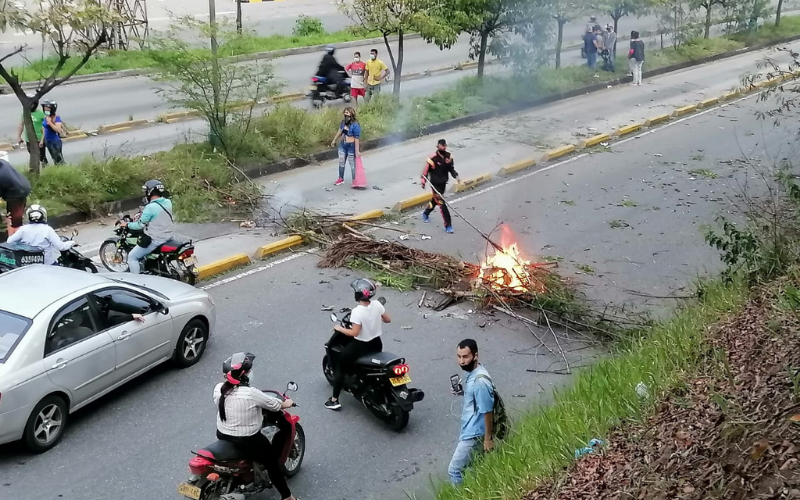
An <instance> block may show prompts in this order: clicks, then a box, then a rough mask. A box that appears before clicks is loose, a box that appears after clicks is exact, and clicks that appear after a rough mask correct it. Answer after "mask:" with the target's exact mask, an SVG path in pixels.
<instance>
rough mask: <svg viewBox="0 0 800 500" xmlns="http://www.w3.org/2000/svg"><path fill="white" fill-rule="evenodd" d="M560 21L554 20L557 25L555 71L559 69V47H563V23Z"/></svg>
mask: <svg viewBox="0 0 800 500" xmlns="http://www.w3.org/2000/svg"><path fill="white" fill-rule="evenodd" d="M565 22H566V21H562V20H561V19H556V23H558V37H557V38H556V69H558V68H560V67H561V47H562V46H563V45H564V23H565Z"/></svg>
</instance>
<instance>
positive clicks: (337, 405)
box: [325, 398, 342, 410]
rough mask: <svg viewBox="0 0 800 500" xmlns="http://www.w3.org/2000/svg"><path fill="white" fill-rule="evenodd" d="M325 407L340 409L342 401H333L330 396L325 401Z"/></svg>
mask: <svg viewBox="0 0 800 500" xmlns="http://www.w3.org/2000/svg"><path fill="white" fill-rule="evenodd" d="M325 408H327V409H329V410H341V409H342V403H340V402H339V400H336V401H334V400H333V398H330V399H328V400H327V401H325Z"/></svg>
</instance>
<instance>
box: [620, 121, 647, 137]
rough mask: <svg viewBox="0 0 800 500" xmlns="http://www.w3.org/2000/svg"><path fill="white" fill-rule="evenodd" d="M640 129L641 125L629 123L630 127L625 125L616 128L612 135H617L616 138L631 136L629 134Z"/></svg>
mask: <svg viewBox="0 0 800 500" xmlns="http://www.w3.org/2000/svg"><path fill="white" fill-rule="evenodd" d="M641 129H642V124H641V123H631V124H630V125H625V126H624V127H620V128H618V129H617V130H616V131H615V132H614V135H617V136H623V135H628V134H631V133H633V132H636V131H637V130H641Z"/></svg>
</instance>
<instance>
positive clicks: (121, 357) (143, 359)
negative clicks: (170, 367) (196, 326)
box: [90, 287, 174, 382]
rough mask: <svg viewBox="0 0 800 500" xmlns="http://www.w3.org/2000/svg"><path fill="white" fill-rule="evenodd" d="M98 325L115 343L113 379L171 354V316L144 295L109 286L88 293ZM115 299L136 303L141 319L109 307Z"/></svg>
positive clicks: (135, 372) (121, 378)
mask: <svg viewBox="0 0 800 500" xmlns="http://www.w3.org/2000/svg"><path fill="white" fill-rule="evenodd" d="M90 297H91V298H92V300H93V302H94V304H95V307H96V308H97V312H98V317H99V318H100V324H101V328H102V330H103V331H104V332H106V333H108V334H109V335H110V336H111V338H112V339H113V340H114V344H115V345H116V356H117V360H116V379H117V381H118V382H119V381H124V380H128V379H130V378H132V377H134V376H136V375H138V374H140V373H142V372H143V371H145V370H147V369H148V368H150V367H152V366H154V365H156V364H158V363H160V362H162V361H164V360H165V359H167V358H169V357H170V356H171V355H172V350H173V348H174V345H173V344H174V342H173V338H172V337H173V332H172V318H171V316H170V315H168V314H162V313H161V312H159V311H157V310H156V308H155V307H154V306H155V304H154V301H153V300H152V299H150V298H149V297H147V296H146V295H143V294H140V293H136V292H133V291H131V290H128V289H125V288H116V287H109V288H103V289H101V290H97V291H95V292H93V293H92V294H90ZM112 299H113V301H114V302H115V303H125V304H126V305H134V304H137V303H138V304H140V305H141V307H142V310H141V314H142V316H143V317H142V321H136V320H134V319H133V317H132V315H131V314H130V313H128V312H119V311H116V310H114V309H113V308H111V307H110V304H111V303H112Z"/></svg>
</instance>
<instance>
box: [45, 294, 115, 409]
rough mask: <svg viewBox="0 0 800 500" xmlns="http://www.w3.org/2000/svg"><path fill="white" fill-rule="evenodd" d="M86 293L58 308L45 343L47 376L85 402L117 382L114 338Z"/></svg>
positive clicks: (75, 403)
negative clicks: (100, 323)
mask: <svg viewBox="0 0 800 500" xmlns="http://www.w3.org/2000/svg"><path fill="white" fill-rule="evenodd" d="M97 319H98V318H97V317H96V316H95V312H94V309H93V308H92V307H91V306H90V304H89V301H88V299H87V297H86V296H82V297H80V298H79V299H76V300H73V301H72V302H70V303H69V304H67V305H66V306H64V307H62V308H61V309H59V310H58V312H57V313H56V314H55V315H54V316H53V320H52V321H51V322H50V326H49V329H48V332H47V339H46V340H45V347H44V368H45V370H46V371H47V376H48V377H49V378H50V380H51V381H52V382H53V383H54V384H55V385H57V386H60V387H62V388H64V389H65V390H66V391H67V392H68V393H69V394H70V396H71V399H72V406H73V407H78V406H81V405H83V404H85V403H87V402H89V401H91V400H92V399H93V398H95V397H96V396H97V395H99V394H100V393H102V392H103V391H105V390H106V389H108V388H109V387H111V386H112V385H113V384H114V367H115V365H116V353H115V347H114V340H113V339H112V338H111V336H110V335H108V334H107V333H105V332H102V331H100V328H99V327H98V324H97Z"/></svg>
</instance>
